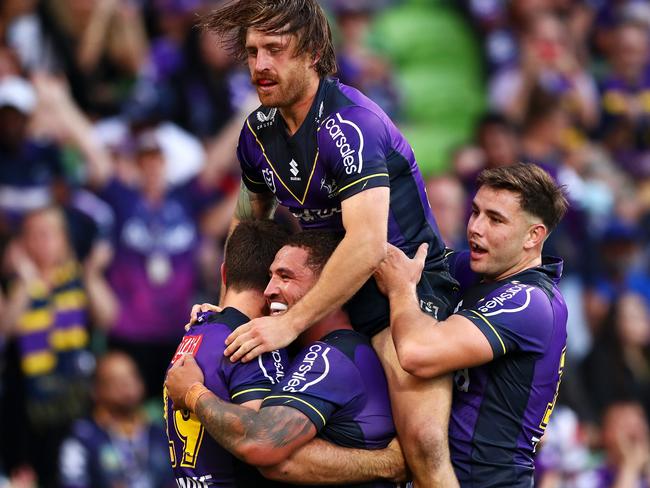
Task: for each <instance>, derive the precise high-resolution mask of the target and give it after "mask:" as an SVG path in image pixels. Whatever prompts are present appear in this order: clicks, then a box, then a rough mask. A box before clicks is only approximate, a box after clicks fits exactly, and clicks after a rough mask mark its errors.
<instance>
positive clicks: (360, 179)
mask: <svg viewBox="0 0 650 488" xmlns="http://www.w3.org/2000/svg"><path fill="white" fill-rule="evenodd" d="M379 176H388V173H377V174H376V175H370V176H364V177H363V178H359V179H358V180H356V181H353V182H352V183H350V184H349V185H345V186H344V187H343V188H341V189H339V191H338V194H339V195H340V194H341V192H342V191H343V190H347V189H348V188H350V187H351V186H354V185H356V184H357V183H361V182H362V181H365V180H369V179H370V178H377V177H379Z"/></svg>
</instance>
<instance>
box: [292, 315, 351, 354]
mask: <svg viewBox="0 0 650 488" xmlns="http://www.w3.org/2000/svg"><path fill="white" fill-rule="evenodd" d="M341 329H346V330H352V325H351V324H350V318H349V317H348V314H347V313H345V312H344V311H343V310H341V309H340V308H339V309H338V310H335V311H334V312H332V313H331V314H329V315H327V316H325V317H323V318H322V319H321V320H319V321H318V322H316V323H315V324H314V325H312V326H311V327H310V328H309V329H307V330H306V331H305V332H303V333H302V334H300V335H299V336H298V344H299V345H300V347H304V346H306V345H307V344H311V343H312V342H316V341H318V340H320V339H322V338H323V337H325V336H326V335H327V334H329V333H330V332H334V331H335V330H341Z"/></svg>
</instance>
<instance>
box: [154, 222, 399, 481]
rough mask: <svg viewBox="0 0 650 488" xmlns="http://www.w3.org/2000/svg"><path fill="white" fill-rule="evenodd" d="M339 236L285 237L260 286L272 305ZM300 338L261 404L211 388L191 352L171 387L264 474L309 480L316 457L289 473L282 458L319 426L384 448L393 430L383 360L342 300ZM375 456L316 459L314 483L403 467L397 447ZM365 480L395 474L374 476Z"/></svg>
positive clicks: (344, 439) (306, 279)
mask: <svg viewBox="0 0 650 488" xmlns="http://www.w3.org/2000/svg"><path fill="white" fill-rule="evenodd" d="M339 241H340V239H339V238H338V237H337V236H336V235H333V234H332V233H324V232H318V231H305V232H302V233H299V234H297V235H295V236H293V237H290V238H289V240H288V242H287V245H285V246H284V247H283V248H282V249H281V250H280V251H279V252H278V254H277V255H276V258H275V260H274V261H273V264H272V265H271V268H270V269H271V279H270V281H269V284H268V286H267V288H266V291H265V293H264V294H265V297H266V299H267V301H268V303H269V307H270V310H271V312H272V313H273V314H276V315H280V314H282V313H285V311H286V310H287V309H290V308H291V307H292V306H293V305H294V304H295V303H297V301H298V300H300V298H301V297H302V296H303V295H304V294H305V293H307V292H308V290H309V289H310V288H311V287H312V286H313V285H314V284H315V283H316V281H317V280H318V277H319V275H320V273H321V271H322V269H323V267H324V266H325V263H326V262H327V259H328V258H329V256H330V255H331V253H332V252H333V250H334V249H335V248H336V246H337V244H338V242H339ZM297 342H298V344H299V345H300V347H301V348H302V350H301V351H300V352H299V353H298V354H297V356H296V357H295V358H294V361H293V363H292V366H291V367H290V368H289V369H288V370H287V372H286V374H285V376H284V378H283V379H282V380H281V381H280V383H279V384H277V385H276V386H274V387H273V390H272V391H271V393H270V394H268V395H267V396H266V398H265V399H264V401H263V403H262V406H261V409H260V410H259V412H254V411H252V410H250V409H246V408H243V407H241V406H239V405H235V404H231V403H228V402H227V401H224V400H223V399H221V398H219V397H218V396H217V395H214V393H212V392H210V390H208V389H207V388H206V387H205V386H203V384H202V380H203V376H202V374H201V370H200V369H199V368H197V367H196V363H194V362H193V360H192V359H191V357H188V358H187V359H185V360H184V361H183V362H182V364H181V363H177V365H175V366H174V367H172V369H171V370H170V371H169V374H168V378H167V388H168V390H169V392H170V395H171V397H172V399H173V401H174V405H175V406H176V407H180V408H189V410H191V411H193V412H195V414H196V416H197V417H198V419H199V420H200V422H201V424H202V425H203V426H204V427H205V429H206V430H207V431H208V432H209V433H210V435H211V436H212V437H213V438H214V439H216V441H217V442H218V443H219V444H221V445H222V446H223V447H224V448H225V449H227V450H228V451H230V452H231V453H233V454H234V455H235V456H237V457H238V458H239V459H241V460H243V461H244V462H245V463H248V464H252V465H255V466H259V467H263V468H264V467H267V468H269V469H266V470H263V471H262V472H263V473H264V474H265V475H266V476H271V477H274V478H278V479H282V480H284V481H290V482H300V483H305V482H306V481H308V478H306V477H305V472H307V473H310V474H311V476H313V473H314V472H318V471H319V470H320V467H319V465H318V464H315V463H313V462H305V461H300V462H295V461H294V462H293V465H294V468H293V470H295V469H298V470H301V472H297V473H296V472H294V473H292V468H291V466H288V465H287V463H285V461H286V460H287V459H288V458H289V456H291V455H292V454H293V453H294V452H295V451H296V450H297V449H298V448H300V447H301V446H303V445H304V444H305V443H307V442H308V441H310V440H312V439H313V438H314V437H315V436H316V435H318V436H319V437H320V438H322V439H325V440H327V441H329V442H332V443H334V444H336V445H338V446H343V447H348V448H359V449H368V450H376V449H382V448H386V447H387V446H388V444H389V443H390V441H391V439H392V438H393V437H394V435H395V431H394V426H393V421H392V417H391V409H390V400H389V396H388V386H387V384H386V378H385V376H384V372H383V370H382V367H381V364H380V362H379V359H378V358H377V355H376V353H375V352H374V350H373V349H372V347H371V345H370V342H369V340H368V338H367V337H365V336H363V335H362V334H360V333H358V332H355V331H354V330H353V329H352V326H351V325H350V322H349V319H348V316H347V314H346V313H345V312H344V311H343V310H342V309H341V308H339V309H337V310H335V311H333V312H331V313H330V314H328V315H327V316H326V317H324V318H323V319H321V320H319V321H318V322H317V323H316V324H314V326H313V327H311V328H310V329H308V330H307V331H305V332H303V333H302V334H301V335H300V337H299V338H298V340H297ZM379 459H381V456H366V457H365V458H364V459H359V460H358V461H356V463H355V464H354V465H353V466H338V467H337V469H336V470H332V467H331V466H328V465H326V464H325V463H324V462H322V461H321V463H322V464H323V466H324V469H325V470H326V472H325V473H324V474H321V475H320V476H321V478H320V479H319V482H321V483H325V482H327V483H328V484H329V483H332V482H336V483H338V486H360V485H352V484H348V483H361V482H368V481H371V480H373V479H376V478H378V477H383V478H389V479H392V478H393V477H394V476H395V473H396V472H397V473H401V472H402V470H403V458H401V456H397V459H396V460H393V461H390V460H389V461H386V460H385V459H384V460H382V461H379ZM282 463H284V464H282ZM289 463H291V461H289ZM348 463H349V462H348ZM387 470H388V471H387ZM328 471H329V472H331V474H328ZM332 477H333V478H332ZM312 481H313V479H312ZM342 483H346V484H345V485H343V484H342ZM363 486H366V487H370V486H373V487H388V486H394V483H390V482H389V481H375V482H374V483H368V484H363Z"/></svg>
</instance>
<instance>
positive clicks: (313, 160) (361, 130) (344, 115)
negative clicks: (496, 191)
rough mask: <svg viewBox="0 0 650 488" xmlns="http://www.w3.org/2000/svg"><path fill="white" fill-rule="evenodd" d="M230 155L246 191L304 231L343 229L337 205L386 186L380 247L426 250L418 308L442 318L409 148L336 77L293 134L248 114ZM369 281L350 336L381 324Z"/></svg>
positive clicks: (324, 84)
mask: <svg viewBox="0 0 650 488" xmlns="http://www.w3.org/2000/svg"><path fill="white" fill-rule="evenodd" d="M237 156H238V158H239V162H240V164H241V168H242V180H243V182H244V184H245V185H246V187H247V188H248V189H249V190H250V191H251V192H254V193H263V192H268V191H271V192H273V194H274V195H275V197H276V198H277V200H278V201H279V202H280V204H281V205H283V206H285V207H287V208H288V209H289V210H290V211H291V212H292V213H293V214H294V215H295V216H296V217H297V218H298V220H299V221H300V225H301V226H302V228H304V229H327V230H343V224H342V217H341V212H342V210H341V202H342V201H343V200H345V199H346V198H349V197H352V196H354V195H356V194H357V193H360V192H362V191H365V190H369V189H371V188H376V187H382V186H383V187H390V211H389V216H388V236H387V238H388V242H390V243H391V244H393V245H395V246H397V247H399V248H400V249H402V250H403V251H404V252H405V253H406V254H408V255H409V256H413V255H414V254H415V252H416V251H417V248H418V247H419V245H420V244H422V243H424V242H426V243H428V244H429V251H428V257H427V263H426V271H427V272H429V273H430V275H435V277H434V282H433V283H431V288H433V290H426V291H422V293H421V294H420V298H421V300H422V302H423V305H422V307H423V309H425V311H428V309H427V307H426V306H425V305H424V304H430V305H429V306H428V308H429V309H432V310H433V309H434V308H435V310H438V309H441V314H440V315H439V316H438V318H441V319H442V318H445V317H446V313H443V312H446V310H444V309H446V308H447V307H448V304H447V303H445V302H446V299H445V297H446V295H447V294H448V293H450V292H451V290H452V288H453V286H454V285H455V282H454V281H453V279H452V278H451V277H450V276H449V275H448V272H447V262H446V259H445V257H444V244H443V242H442V240H441V238H440V235H439V232H438V227H437V225H436V222H435V219H434V218H433V214H432V213H431V208H430V207H429V203H428V200H427V196H426V192H425V189H424V182H423V180H422V175H421V174H420V170H419V169H418V166H417V163H416V162H415V155H414V154H413V150H412V149H411V146H410V145H409V144H408V142H407V141H406V139H405V138H404V136H403V135H402V134H401V133H400V132H399V130H398V129H397V128H396V127H395V125H394V124H393V122H392V121H391V120H390V119H389V118H388V116H387V115H386V114H385V113H384V112H383V111H382V110H381V109H380V108H379V107H378V106H377V105H376V104H375V103H374V102H372V101H371V100H370V99H368V98H367V97H365V96H364V95H362V94H361V93H360V92H359V91H358V90H356V89H354V88H351V87H349V86H346V85H343V84H342V83H339V81H338V80H337V79H334V78H325V79H323V80H321V83H320V86H319V89H318V93H317V95H316V97H315V99H314V102H313V104H312V106H311V109H310V111H309V113H308V114H307V117H306V119H305V121H304V122H303V124H302V125H301V126H300V128H299V129H298V131H297V132H296V133H295V134H294V135H293V136H289V135H288V132H287V127H286V124H285V122H284V120H283V119H282V116H281V115H280V112H279V111H278V109H276V108H265V107H260V108H258V109H257V110H256V111H255V112H253V113H252V114H251V115H250V116H249V117H248V119H247V120H246V123H245V124H244V127H243V129H242V132H241V135H240V138H239V147H238V148H237ZM369 218H371V216H369ZM369 283H370V289H368V290H364V292H365V295H366V296H364V297H363V298H362V299H359V300H357V301H356V303H355V304H354V308H348V312H349V313H350V318H351V319H352V323H353V325H354V327H355V329H356V330H360V331H363V332H365V333H369V334H373V333H375V332H377V331H378V330H381V328H383V327H386V326H387V325H388V302H387V301H386V299H385V298H384V297H383V295H381V294H380V293H379V292H378V291H377V290H376V286H374V285H373V284H372V280H371V281H370V282H369ZM432 291H433V292H435V293H430V292H432ZM423 294H424V295H425V296H423ZM377 295H378V296H377ZM434 295H435V296H434ZM372 315H377V317H372Z"/></svg>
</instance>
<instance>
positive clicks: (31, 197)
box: [0, 76, 63, 233]
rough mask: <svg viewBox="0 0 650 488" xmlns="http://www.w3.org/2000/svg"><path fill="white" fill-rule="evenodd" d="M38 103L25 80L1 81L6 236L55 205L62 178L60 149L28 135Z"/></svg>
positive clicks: (0, 201)
mask: <svg viewBox="0 0 650 488" xmlns="http://www.w3.org/2000/svg"><path fill="white" fill-rule="evenodd" d="M37 101H38V100H37V97H36V92H35V91H34V88H33V86H32V84H31V83H29V82H28V81H27V80H26V79H24V78H20V77H14V76H9V77H5V78H2V79H0V212H1V214H2V219H3V220H4V221H5V223H6V228H5V233H7V232H11V231H15V230H16V228H17V227H18V225H19V224H20V219H21V217H22V216H23V215H25V213H26V212H29V211H31V210H35V209H37V208H39V207H42V206H45V205H50V204H53V203H54V186H55V184H56V183H57V182H60V181H61V180H62V178H63V166H62V161H61V154H60V148H59V146H58V145H57V144H56V143H54V142H52V141H44V140H40V139H35V138H34V137H32V136H31V134H30V133H29V131H28V126H29V123H30V120H31V115H32V113H33V112H34V110H35V108H36V104H37Z"/></svg>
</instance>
